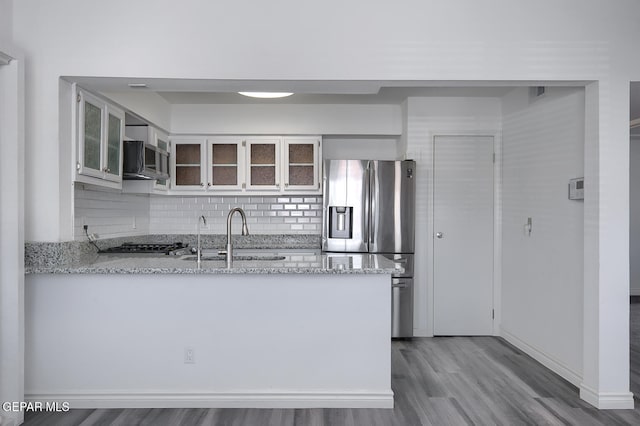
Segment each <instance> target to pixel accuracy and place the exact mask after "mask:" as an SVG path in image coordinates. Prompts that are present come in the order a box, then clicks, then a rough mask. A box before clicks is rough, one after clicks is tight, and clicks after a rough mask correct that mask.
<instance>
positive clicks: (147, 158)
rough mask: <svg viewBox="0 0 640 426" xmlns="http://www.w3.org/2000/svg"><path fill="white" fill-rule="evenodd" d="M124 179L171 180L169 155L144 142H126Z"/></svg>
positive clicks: (124, 144)
mask: <svg viewBox="0 0 640 426" xmlns="http://www.w3.org/2000/svg"><path fill="white" fill-rule="evenodd" d="M122 150H123V157H124V160H123V163H124V164H123V167H122V172H123V179H161V180H163V179H169V153H168V152H167V151H165V150H163V149H160V148H158V147H157V146H153V145H149V144H147V143H145V142H144V141H124V143H123V148H122Z"/></svg>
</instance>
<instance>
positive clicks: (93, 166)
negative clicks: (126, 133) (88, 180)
mask: <svg viewBox="0 0 640 426" xmlns="http://www.w3.org/2000/svg"><path fill="white" fill-rule="evenodd" d="M79 101H80V109H79V122H80V129H79V135H78V136H79V138H80V141H79V148H80V152H79V160H80V161H79V167H78V172H79V173H80V174H84V175H89V176H95V177H102V175H103V172H102V134H103V127H102V126H103V121H102V117H103V115H104V113H105V105H104V103H103V102H101V101H99V100H98V99H94V98H93V96H91V95H87V94H84V93H81V94H80V95H79Z"/></svg>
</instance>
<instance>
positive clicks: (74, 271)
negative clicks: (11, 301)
mask: <svg viewBox="0 0 640 426" xmlns="http://www.w3.org/2000/svg"><path fill="white" fill-rule="evenodd" d="M395 272H398V270H396V269H393V268H364V269H329V268H322V267H290V268H287V267H275V268H269V267H232V268H226V267H219V268H206V267H205V268H200V269H197V268H136V267H122V268H100V267H97V268H93V267H83V266H69V267H29V268H26V269H25V274H26V275H31V274H68V275H83V274H86V275H92V274H93V275H119V274H129V275H145V274H146V275H152V274H161V275H178V274H191V275H202V274H204V275H207V274H209V275H228V274H292V275H296V274H357V275H364V274H367V275H368V274H392V273H395Z"/></svg>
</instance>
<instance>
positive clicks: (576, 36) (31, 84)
mask: <svg viewBox="0 0 640 426" xmlns="http://www.w3.org/2000/svg"><path fill="white" fill-rule="evenodd" d="M13 9H14V15H13V16H14V20H13V22H12V27H13V33H14V41H15V43H16V46H17V47H18V48H20V49H22V50H23V51H24V53H25V55H26V60H27V61H28V63H29V67H28V70H27V75H26V84H27V87H28V90H27V99H26V107H27V111H26V119H27V126H26V128H27V133H26V144H25V145H26V146H25V150H26V152H25V154H26V157H27V158H28V159H29V162H28V164H29V167H30V169H32V170H37V171H38V173H30V174H28V175H27V179H26V182H25V187H26V190H25V194H26V195H27V200H26V213H25V221H26V237H27V239H28V240H34V241H57V240H66V239H72V238H73V235H72V231H71V230H70V227H69V228H64V227H61V225H60V224H61V221H62V220H70V218H71V217H72V211H71V206H68V205H67V204H66V203H61V202H60V200H61V199H62V200H65V199H69V198H70V197H69V194H70V193H72V188H71V187H70V186H69V187H66V186H64V185H61V184H60V181H59V180H57V179H56V177H60V176H61V173H67V172H68V170H70V168H71V164H70V159H69V158H63V157H62V156H60V154H59V149H58V145H59V144H61V143H68V142H67V141H64V140H62V141H56V140H55V137H56V136H55V135H57V134H58V132H57V128H58V113H57V111H58V89H59V86H58V79H59V77H60V76H61V75H81V76H82V75H84V76H113V77H141V78H145V77H157V78H192V79H197V78H204V79H270V80H305V79H312V80H313V79H325V80H371V79H382V80H403V81H407V82H409V81H412V80H421V81H452V80H453V81H482V80H492V81H500V80H517V81H556V80H557V81H565V80H579V81H589V82H594V83H591V84H590V85H589V86H588V88H587V91H586V104H587V108H586V109H587V114H588V115H587V123H589V124H588V132H587V133H586V134H585V136H586V137H585V141H586V142H585V181H586V182H590V183H591V185H590V187H591V188H592V191H591V192H589V193H588V194H586V195H585V218H588V220H585V228H584V233H585V254H584V255H585V270H586V269H587V268H589V273H585V274H584V280H585V298H584V304H585V316H586V315H590V317H589V318H586V317H585V319H588V320H589V321H585V344H584V357H585V359H586V360H587V362H586V363H585V380H584V383H583V386H582V387H581V392H582V393H581V394H582V395H583V396H584V397H587V398H589V401H590V402H591V403H593V404H595V405H597V406H600V407H604V406H607V407H613V406H617V407H622V406H624V407H628V406H629V405H630V404H631V405H632V403H633V401H632V399H631V398H630V395H629V393H628V383H629V374H628V365H629V351H628V341H629V337H628V311H629V308H628V294H629V257H628V253H629V249H628V248H629V167H628V164H629V161H628V159H629V129H628V121H629V117H628V113H629V85H628V82H629V81H630V80H640V56H638V55H629V54H628V52H632V51H634V49H635V47H636V46H635V43H636V40H638V39H640V26H638V25H637V22H636V17H637V16H638V15H640V3H638V2H636V1H634V0H620V1H617V2H602V1H599V0H587V1H583V0H567V1H564V2H561V3H559V2H556V1H553V0H541V1H538V2H535V3H532V2H530V3H524V4H523V3H520V2H518V3H516V2H513V1H510V0H496V1H494V2H492V3H491V7H487V4H485V3H484V2H477V1H472V0H457V1H450V2H439V1H433V0H430V1H422V2H411V3H410V4H407V5H405V6H404V7H398V5H397V4H396V3H392V2H387V3H384V4H376V5H375V6H373V5H372V4H371V3H370V2H367V1H364V0H358V1H353V2H349V4H346V5H345V4H344V2H341V1H337V0H328V1H325V2H320V3H317V4H314V5H311V6H309V5H308V4H306V3H301V2H298V1H295V0H278V1H277V2H275V3H274V2H269V3H268V4H267V3H264V4H261V3H260V4H253V5H252V7H251V8H247V5H246V4H244V3H241V2H237V3H232V4H227V5H225V9H224V19H216V17H219V16H220V8H219V5H218V4H216V3H211V2H205V1H202V0H191V1H189V2H186V3H185V2H181V3H176V2H169V1H166V2H162V3H158V2H157V1H152V0H144V1H138V2H130V1H125V0H113V1H111V2H109V7H104V8H101V10H100V14H99V15H96V13H95V5H94V4H93V3H91V2H86V1H82V0H60V1H56V2H47V1H43V0H22V1H19V2H13ZM149 10H153V11H154V13H153V19H149V20H144V19H140V17H141V16H146V15H147V14H148V12H149ZM336 10H339V12H340V13H336ZM461 10H462V11H464V13H461V12H460V11H461ZM540 10H550V11H553V13H547V14H545V15H544V19H531V17H532V16H539V14H540ZM123 12H126V13H123ZM266 16H268V17H269V18H270V19H269V20H265V19H264V17H266ZM214 21H215V23H216V25H212V24H211V23H212V22H214ZM240 21H241V22H242V23H243V24H242V30H241V31H240V30H238V22H240ZM354 23H355V24H354ZM328 28H330V29H331V30H330V31H328V30H327V29H328ZM132 29H135V30H132ZM79 34H81V35H82V36H81V37H80V36H79ZM105 34H108V37H105ZM230 34H232V35H233V37H230V36H229V35H230ZM141 47H143V48H144V53H143V58H144V60H141ZM41 176H47V177H48V178H50V179H51V180H48V181H47V183H48V184H47V185H42V184H41V180H40V179H41V178H40V177H41ZM66 218H69V219H66ZM587 313H588V314H587ZM587 373H588V374H587ZM616 404H618V405H616Z"/></svg>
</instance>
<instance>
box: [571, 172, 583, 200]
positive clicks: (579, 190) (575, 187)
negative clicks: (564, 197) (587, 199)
mask: <svg viewBox="0 0 640 426" xmlns="http://www.w3.org/2000/svg"><path fill="white" fill-rule="evenodd" d="M569 199H570V200H584V178H583V177H581V178H575V179H571V180H569Z"/></svg>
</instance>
